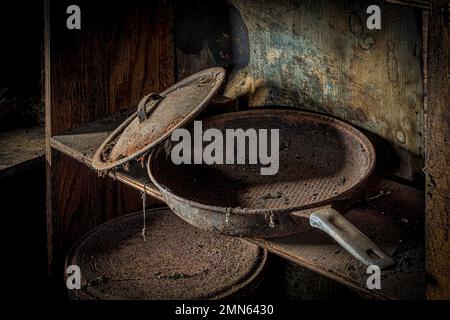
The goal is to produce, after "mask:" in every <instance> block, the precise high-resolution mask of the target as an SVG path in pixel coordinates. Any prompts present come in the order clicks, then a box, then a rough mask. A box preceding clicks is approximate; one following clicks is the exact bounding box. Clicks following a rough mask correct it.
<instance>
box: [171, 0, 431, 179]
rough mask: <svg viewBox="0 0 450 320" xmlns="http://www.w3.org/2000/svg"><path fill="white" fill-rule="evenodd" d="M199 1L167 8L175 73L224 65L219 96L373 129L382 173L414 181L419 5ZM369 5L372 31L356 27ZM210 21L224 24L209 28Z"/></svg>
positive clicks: (419, 150)
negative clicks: (377, 22) (374, 10)
mask: <svg viewBox="0 0 450 320" xmlns="http://www.w3.org/2000/svg"><path fill="white" fill-rule="evenodd" d="M204 2H205V1H200V2H195V3H192V2H189V3H190V6H191V9H190V10H191V12H189V10H188V9H185V8H188V7H189V5H187V4H184V7H183V8H182V9H181V10H178V11H176V12H175V15H176V24H177V30H179V31H178V33H180V36H179V37H177V38H176V47H177V67H178V76H179V77H183V76H185V75H186V74H187V73H189V72H193V71H197V70H199V69H201V68H204V67H206V66H213V65H222V66H226V67H228V69H229V71H230V80H229V82H228V85H227V87H226V90H225V95H227V96H229V97H239V98H240V99H241V101H243V103H244V104H247V103H248V104H249V105H250V106H262V105H283V106H294V107H301V108H304V109H308V110H313V111H318V112H323V113H327V114H331V115H333V116H336V117H339V118H341V119H343V120H345V121H347V122H350V123H352V124H354V125H356V126H359V127H361V128H363V129H366V130H367V131H368V132H371V133H373V134H374V137H375V138H374V140H375V141H376V142H377V145H378V150H377V151H378V153H379V163H380V164H381V167H383V168H386V171H387V173H388V174H396V175H398V176H400V177H403V178H407V179H410V180H415V182H417V181H421V179H422V172H421V169H422V168H423V137H422V127H423V82H422V38H421V27H420V25H421V10H420V9H416V8H410V7H404V6H399V5H395V4H389V3H385V2H380V1H375V2H374V1H345V0H337V1H334V0H333V1H331V0H324V1H299V0H278V1H272V0H270V1H269V0H266V1H256V0H251V1H241V0H232V1H229V3H228V4H226V5H225V4H222V9H221V10H219V7H220V5H219V4H217V3H216V4H215V5H214V6H212V5H207V4H204ZM198 3H200V5H199V4H198ZM371 4H378V5H379V6H380V7H381V16H382V29H381V30H368V29H367V27H366V18H367V15H366V13H365V12H366V9H367V7H368V6H369V5H371ZM219 12H220V13H219ZM179 16H181V17H182V19H178V18H179ZM211 16H212V17H214V18H213V19H212V18H211ZM189 17H190V20H189ZM196 17H197V19H195V18H196ZM200 18H201V19H200ZM185 21H196V22H194V23H191V24H193V25H189V24H188V23H187V22H185ZM220 21H227V23H228V25H227V24H224V23H220V27H217V26H216V24H219V23H218V22H220ZM178 33H177V34H178ZM211 37H215V38H216V40H215V41H213V40H211V39H209V38H211ZM189 38H190V39H191V40H192V41H191V42H190V43H189V42H188V41H187V40H186V39H189ZM180 39H181V40H180ZM186 43H188V44H189V45H187V44H186ZM194 44H195V45H194ZM217 52H218V53H217ZM223 57H228V60H227V59H225V58H223ZM235 59H239V60H238V61H236V60H235Z"/></svg>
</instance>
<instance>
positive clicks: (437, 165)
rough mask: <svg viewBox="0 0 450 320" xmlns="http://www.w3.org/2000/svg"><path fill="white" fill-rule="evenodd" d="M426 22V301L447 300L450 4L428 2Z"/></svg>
mask: <svg viewBox="0 0 450 320" xmlns="http://www.w3.org/2000/svg"><path fill="white" fill-rule="evenodd" d="M428 21H429V25H428V26H429V27H428V56H427V60H428V68H427V76H428V77H427V78H428V81H427V85H428V90H427V92H428V99H427V110H426V135H425V147H426V155H427V156H426V173H427V174H426V207H427V208H426V229H425V232H426V268H427V273H428V288H427V297H428V298H429V299H450V174H449V169H450V148H449V142H450V2H449V1H448V0H431V1H430V10H429V18H428Z"/></svg>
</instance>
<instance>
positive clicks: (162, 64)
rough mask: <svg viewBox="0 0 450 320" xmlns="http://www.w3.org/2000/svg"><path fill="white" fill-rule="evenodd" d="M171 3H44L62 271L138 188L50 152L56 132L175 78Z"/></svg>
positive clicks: (53, 224) (51, 207)
mask: <svg viewBox="0 0 450 320" xmlns="http://www.w3.org/2000/svg"><path fill="white" fill-rule="evenodd" d="M72 4H77V5H79V6H80V8H81V30H68V29H67V28H66V19H67V17H68V15H67V14H66V9H67V7H68V6H69V5H72ZM170 14H171V10H170V6H169V4H168V3H167V1H135V2H133V3H130V4H127V5H123V3H113V2H110V1H87V0H81V1H53V0H52V1H51V0H46V36H45V63H46V65H45V100H46V140H47V228H48V234H49V236H48V249H49V264H50V265H51V266H53V267H54V268H56V269H54V271H55V273H54V274H56V275H59V274H60V272H61V270H60V268H61V266H62V261H63V258H64V255H65V253H66V251H67V249H68V248H69V247H70V245H71V244H73V242H74V240H76V239H77V238H78V237H79V236H80V235H81V234H82V233H83V232H85V231H87V230H88V229H89V228H91V227H93V226H95V225H97V224H99V223H101V222H103V221H105V220H107V219H109V218H112V217H114V216H118V215H121V214H125V213H128V212H130V211H135V210H136V209H138V208H140V207H141V200H140V196H139V193H137V192H134V191H132V190H131V189H130V188H128V187H126V186H121V185H120V183H119V182H116V181H113V180H111V179H110V178H106V179H101V178H98V177H97V176H96V173H95V172H93V171H92V170H90V169H88V168H86V167H85V166H83V165H80V164H79V163H77V162H76V161H74V160H71V159H69V158H67V157H66V156H61V155H60V154H58V153H57V152H55V151H54V150H53V152H52V149H51V146H50V139H51V136H53V135H56V134H60V133H63V132H66V131H68V130H70V129H72V128H75V127H78V126H80V125H81V124H83V123H86V122H90V121H93V120H96V119H98V118H99V117H102V116H104V115H106V114H109V113H111V112H114V111H117V110H122V109H128V108H130V107H133V106H136V105H137V103H138V102H139V100H140V99H141V98H142V96H143V95H145V94H148V93H149V92H152V91H153V92H159V91H161V90H162V89H164V88H165V87H166V86H168V85H170V84H171V83H172V82H173V79H172V77H173V72H172V71H170V70H173V53H172V49H171V48H172V42H173V41H172V37H171V32H172V29H171V26H170V24H169V23H171V21H172V19H171V17H169V15H170Z"/></svg>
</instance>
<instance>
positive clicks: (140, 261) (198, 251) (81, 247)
mask: <svg viewBox="0 0 450 320" xmlns="http://www.w3.org/2000/svg"><path fill="white" fill-rule="evenodd" d="M142 227H143V216H142V213H134V214H130V215H126V216H123V217H120V218H117V219H114V220H112V221H110V222H107V223H105V224H103V225H101V226H99V227H97V228H95V229H94V230H92V231H91V232H90V233H88V234H87V235H86V236H85V237H84V238H82V239H81V240H80V241H79V242H78V243H77V244H76V245H75V246H74V248H73V249H72V251H71V253H70V255H69V256H68V259H67V264H76V265H79V266H80V268H81V270H82V290H81V292H80V293H79V296H78V298H84V299H102V300H103V299H217V298H222V297H226V296H229V295H232V294H236V293H238V292H242V290H251V287H252V286H254V285H255V284H256V283H257V282H258V281H259V278H260V277H261V276H262V272H263V269H264V266H265V263H266V257H267V253H266V251H265V250H263V249H260V248H259V247H258V246H256V245H254V244H250V243H248V242H246V241H244V240H241V239H234V238H227V237H223V236H219V235H217V234H214V233H211V232H206V231H202V230H199V229H197V228H195V227H192V226H190V225H188V224H187V223H185V222H183V221H182V220H181V219H180V218H178V217H177V216H176V215H175V214H173V213H172V212H171V211H170V210H168V209H155V210H150V211H147V214H146V238H145V241H144V238H143V237H142V235H141V232H142Z"/></svg>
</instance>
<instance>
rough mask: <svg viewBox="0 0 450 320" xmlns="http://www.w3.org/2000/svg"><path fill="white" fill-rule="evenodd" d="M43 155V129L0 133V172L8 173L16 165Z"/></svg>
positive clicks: (34, 128)
mask: <svg viewBox="0 0 450 320" xmlns="http://www.w3.org/2000/svg"><path fill="white" fill-rule="evenodd" d="M44 154H45V134H44V128H43V127H39V126H36V127H31V128H25V129H14V130H8V131H5V132H1V133H0V171H2V172H5V171H10V170H12V169H13V168H14V167H16V166H17V165H20V164H23V163H25V162H28V161H31V160H34V159H36V158H39V157H41V156H43V155H44Z"/></svg>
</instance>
